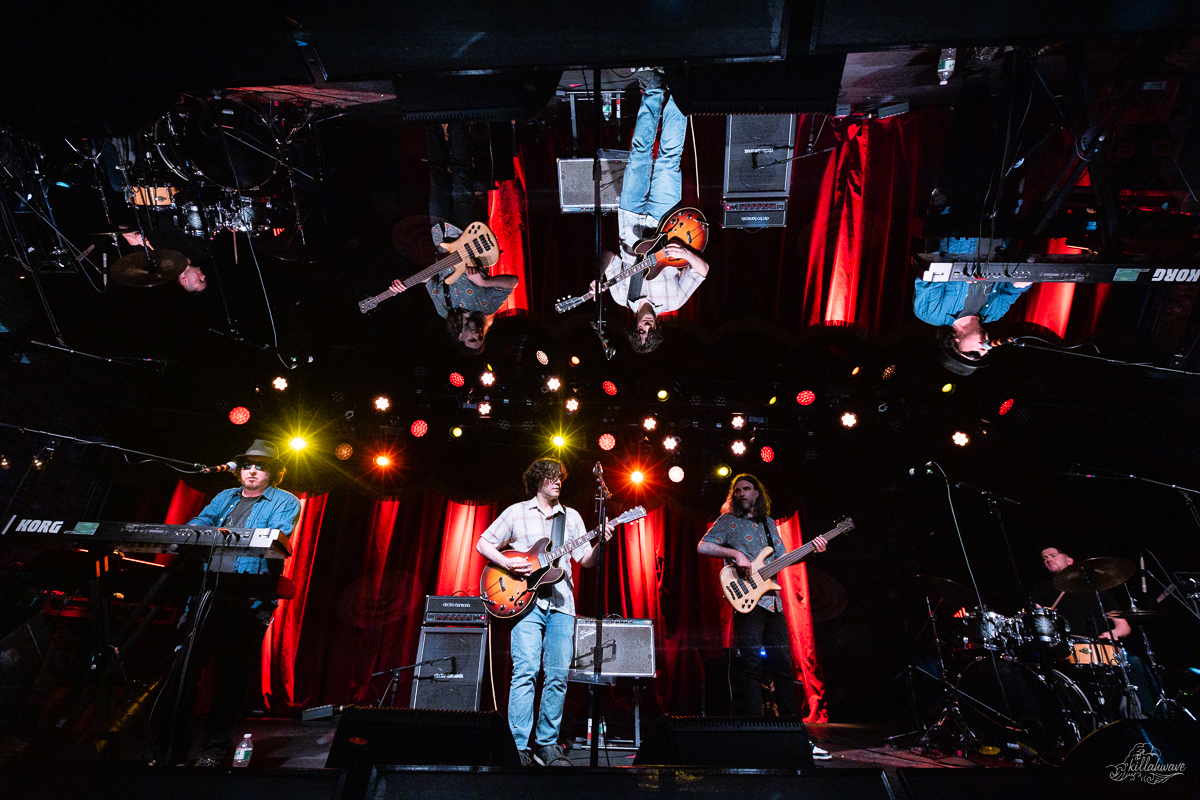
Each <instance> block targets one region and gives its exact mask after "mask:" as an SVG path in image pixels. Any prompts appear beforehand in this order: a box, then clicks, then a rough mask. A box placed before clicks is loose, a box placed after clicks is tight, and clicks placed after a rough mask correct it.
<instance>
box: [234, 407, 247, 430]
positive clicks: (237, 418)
mask: <svg viewBox="0 0 1200 800" xmlns="http://www.w3.org/2000/svg"><path fill="white" fill-rule="evenodd" d="M229 421H230V422H232V423H233V424H234V425H245V424H246V423H247V422H249V421H250V409H248V408H246V407H245V406H238V407H237V408H235V409H233V410H232V411H230V412H229Z"/></svg>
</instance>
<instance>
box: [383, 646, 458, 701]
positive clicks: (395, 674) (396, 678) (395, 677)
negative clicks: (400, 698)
mask: <svg viewBox="0 0 1200 800" xmlns="http://www.w3.org/2000/svg"><path fill="white" fill-rule="evenodd" d="M455 658H456V656H442V657H441V658H427V659H425V660H424V661H418V662H417V663H415V664H409V665H407V666H404V667H396V668H394V669H383V670H380V671H379V672H372V673H371V677H372V678H378V677H379V676H380V675H388V674H390V675H391V676H392V679H391V680H390V681H388V685H387V688H386V689H384V690H383V694H382V695H380V697H379V702H378V703H376V704H375V707H376V708H383V701H385V700H387V696H388V694H389V693H390V694H391V695H392V702H393V703H394V702H396V684H398V683H399V682H400V673H401V672H405V671H407V670H410V669H416V668H417V667H423V666H425V665H427V664H436V663H438V662H439V661H449V662H451V664H453V661H454V659H455ZM450 670H451V672H453V671H454V667H453V666H451V667H450ZM417 679H418V680H420V679H421V676H420V675H418V676H417Z"/></svg>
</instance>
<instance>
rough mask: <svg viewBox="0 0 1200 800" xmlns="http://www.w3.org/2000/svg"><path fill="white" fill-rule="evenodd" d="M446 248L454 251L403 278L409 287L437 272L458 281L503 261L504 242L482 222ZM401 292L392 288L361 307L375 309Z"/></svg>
mask: <svg viewBox="0 0 1200 800" xmlns="http://www.w3.org/2000/svg"><path fill="white" fill-rule="evenodd" d="M442 249H443V250H448V251H450V254H449V255H447V256H444V257H442V258H439V259H438V260H437V261H435V262H433V264H431V265H430V266H428V267H426V268H425V269H423V270H421V271H420V272H418V273H417V274H416V275H412V276H410V277H408V278H405V279H404V280H403V281H401V283H402V284H403V285H404V288H405V289H411V288H412V287H413V286H416V285H417V284H418V283H424V282H425V281H427V280H429V279H430V278H432V277H433V276H434V275H438V276H440V277H441V279H442V282H443V283H454V282H455V281H457V280H458V279H459V278H461V277H462V276H463V273H466V272H470V273H473V274H477V273H479V272H482V271H483V269H484V268H486V267H490V266H492V265H493V264H495V263H496V262H497V261H499V260H500V245H499V244H498V243H497V242H496V234H494V233H492V231H491V230H490V229H489V228H488V226H487V225H484V224H483V223H482V222H472V223H471V224H470V225H468V226H467V229H466V230H465V231H463V234H462V236H459V237H458V238H457V239H455V240H454V241H452V242H442ZM398 294H400V292H396V291H393V290H392V289H391V288H390V287H389V288H387V289H385V290H383V291H382V292H380V293H379V294H377V295H375V296H374V297H368V298H367V299H366V300H360V301H359V302H358V310H359V311H361V312H362V313H364V314H366V313H368V312H370V311H374V310H375V307H376V306H378V305H379V304H380V303H382V302H383V301H384V300H387V299H388V298H389V297H395V296H396V295H398Z"/></svg>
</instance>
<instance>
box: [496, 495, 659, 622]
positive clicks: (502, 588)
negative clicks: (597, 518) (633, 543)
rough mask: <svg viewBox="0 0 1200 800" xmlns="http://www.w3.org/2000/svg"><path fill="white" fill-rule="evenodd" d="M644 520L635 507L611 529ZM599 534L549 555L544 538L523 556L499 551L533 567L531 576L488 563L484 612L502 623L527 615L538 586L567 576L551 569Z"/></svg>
mask: <svg viewBox="0 0 1200 800" xmlns="http://www.w3.org/2000/svg"><path fill="white" fill-rule="evenodd" d="M644 516H646V509H644V508H642V507H641V506H637V507H636V508H631V509H629V510H628V511H626V512H625V513H624V514H622V515H621V516H619V517H617V518H616V519H614V520H613V521H612V524H613V527H616V526H618V525H624V524H625V523H626V522H633V521H635V520H639V519H641V518H642V517H644ZM602 532H603V529H601V528H596V529H595V530H591V531H588V532H587V533H585V534H584V535H583V536H580V537H579V538H578V539H572V540H571V541H569V542H566V543H565V544H563V545H562V546H561V547H556V548H554V549H553V550H549V551H547V550H546V548H547V547H549V546H550V540H549V539H546V538H543V539H538V540H537V541H536V542H534V543H533V547H531V548H529V550H528V551H527V552H524V553H522V552H519V551H517V550H503V551H501V552H503V553H504V555H506V556H508V557H509V558H523V559H525V560H526V561H528V562H529V563H530V565H532V566H533V572H531V573H530V574H528V575H526V576H521V575H518V574H517V573H515V572H511V571H509V570H507V569H504V568H503V567H501V566H498V565H496V564H493V563H491V562H489V563H488V564H487V566H485V567H484V568H483V574H482V575H480V576H479V596H480V597H482V598H483V605H484V608H486V609H487V611H488V613H489V614H491V615H492V616H493V617H499V618H501V619H507V618H509V617H515V616H517V615H518V614H522V613H524V612H526V611H528V610H529V608H530V607H531V606H532V605H533V600H534V598H535V597H536V596H537V590H538V587H539V586H549V585H550V584H552V583H555V582H557V581H560V580H562V578H563V575H565V574H566V573H565V572H563V570H561V569H559V568H558V567H554V566H551V565H552V564H553V563H554V562H555V561H557V560H558V559H560V558H562V557H563V556H564V555H566V554H567V553H569V552H571V551H572V550H574V549H575V548H576V547H579V545H581V544H587V543H588V542H590V541H591V540H592V539H595V538H596V537H597V536H599V535H600V534H601V533H602Z"/></svg>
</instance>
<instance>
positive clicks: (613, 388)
mask: <svg viewBox="0 0 1200 800" xmlns="http://www.w3.org/2000/svg"><path fill="white" fill-rule="evenodd" d="M600 386H601V388H603V389H604V393H605V394H606V395H608V396H610V397H612V396H613V395H615V394H616V393H617V385H616V384H615V383H613V382H612V381H605V382H604V383H602V384H600Z"/></svg>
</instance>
